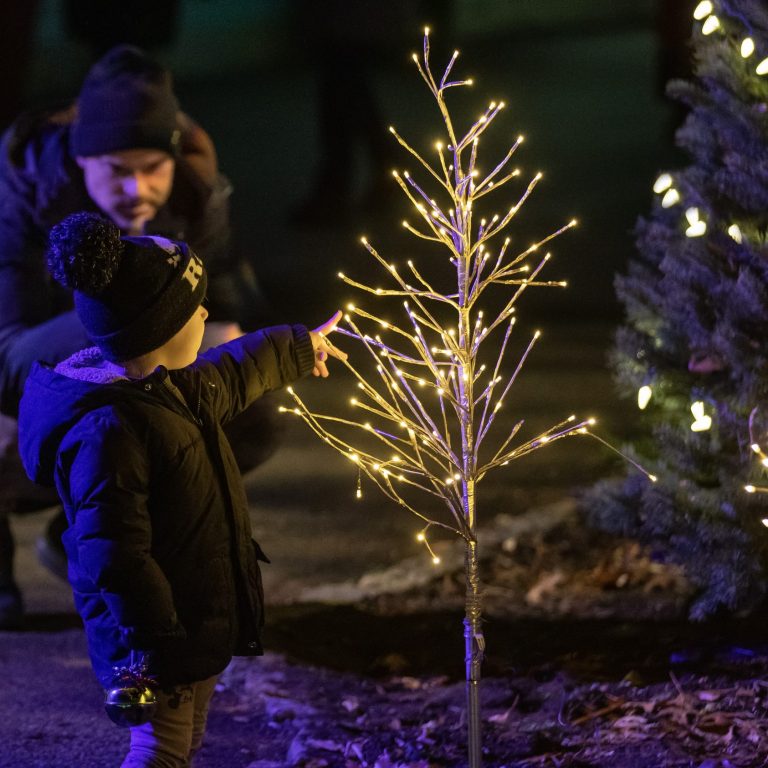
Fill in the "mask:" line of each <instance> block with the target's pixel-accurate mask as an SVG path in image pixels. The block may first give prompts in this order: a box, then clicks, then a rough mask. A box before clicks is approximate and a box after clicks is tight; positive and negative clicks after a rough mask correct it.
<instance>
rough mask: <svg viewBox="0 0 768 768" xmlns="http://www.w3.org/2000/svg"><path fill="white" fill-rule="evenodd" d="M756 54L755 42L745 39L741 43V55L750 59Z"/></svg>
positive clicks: (748, 38)
mask: <svg viewBox="0 0 768 768" xmlns="http://www.w3.org/2000/svg"><path fill="white" fill-rule="evenodd" d="M754 52H755V41H754V40H753V39H752V38H751V37H745V38H744V39H743V40H742V41H741V55H742V56H743V57H744V58H745V59H748V58H749V57H750V56H751V55H752V54H753V53H754Z"/></svg>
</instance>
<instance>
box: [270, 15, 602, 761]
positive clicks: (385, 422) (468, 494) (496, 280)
mask: <svg viewBox="0 0 768 768" xmlns="http://www.w3.org/2000/svg"><path fill="white" fill-rule="evenodd" d="M457 56H458V52H454V54H453V56H452V58H451V60H450V61H449V63H448V66H447V67H446V69H445V72H444V74H443V76H442V78H440V80H436V79H435V77H434V75H433V73H432V71H431V68H430V61H429V31H428V30H427V31H426V33H425V36H424V50H423V57H421V58H420V57H419V56H417V55H416V54H414V55H413V58H414V61H415V62H416V65H417V67H418V70H419V73H420V74H421V76H422V78H423V79H424V82H425V83H426V84H427V87H428V88H429V90H430V92H431V93H432V95H433V97H434V99H435V101H436V103H437V107H438V109H439V111H440V115H441V117H442V120H443V123H444V128H445V140H444V141H442V142H437V143H436V145H435V151H436V154H437V163H436V167H433V165H432V164H430V163H429V162H427V161H426V160H425V159H424V158H423V157H422V156H421V155H420V154H419V153H418V152H417V151H416V150H415V149H414V148H413V147H412V146H411V145H410V144H409V143H408V142H406V140H405V139H403V138H402V137H401V136H400V135H399V134H398V133H397V132H396V131H395V129H390V130H391V131H392V133H393V134H394V136H395V138H396V139H397V141H398V142H399V143H400V144H401V145H402V146H403V147H404V148H405V149H406V150H407V151H408V152H409V153H410V154H411V155H412V156H413V157H414V158H415V159H416V160H417V161H418V163H419V164H420V165H421V167H422V169H423V171H424V172H425V173H426V174H427V176H428V178H429V179H430V181H431V182H432V184H433V186H434V188H435V189H436V190H437V191H436V193H435V197H433V196H432V195H431V194H429V193H428V192H427V191H426V188H425V187H424V186H422V184H421V183H420V182H418V181H417V180H416V179H415V178H414V177H413V176H412V175H411V174H410V173H408V172H405V171H404V172H402V173H400V172H398V171H395V172H394V176H395V180H396V181H397V183H398V184H399V185H400V187H401V188H402V190H403V192H404V193H405V195H406V196H407V197H408V199H409V200H410V201H411V203H412V204H413V206H414V208H415V209H416V211H417V212H418V213H419V215H420V217H421V221H422V224H421V225H420V227H416V226H412V225H411V224H409V223H408V222H403V224H404V226H405V227H406V228H407V229H408V231H409V232H411V233H412V234H413V235H415V236H417V237H419V238H422V239H424V240H427V241H430V242H433V243H435V244H436V245H438V246H441V247H442V248H444V249H446V250H447V251H448V255H449V259H446V260H445V261H444V262H442V263H441V264H440V267H442V272H441V274H440V276H439V277H440V279H441V282H442V283H445V273H446V272H448V273H450V275H451V276H452V277H451V285H452V287H451V289H450V292H448V293H446V292H443V291H441V290H438V288H437V287H436V285H437V282H436V281H435V280H433V279H432V278H431V277H430V276H429V274H427V272H426V270H424V269H422V270H419V269H418V268H417V267H416V265H415V264H414V263H413V262H412V261H408V262H407V264H406V265H405V267H404V268H399V267H398V266H397V265H396V264H394V263H390V262H389V261H387V260H385V259H384V258H383V257H382V256H381V255H380V254H379V253H378V251H377V250H376V248H374V246H373V245H372V244H371V243H370V242H369V241H368V240H367V239H366V238H363V240H362V243H363V245H364V246H365V248H366V249H367V250H368V252H369V253H370V254H371V255H372V256H373V258H374V259H376V261H377V262H379V264H380V265H381V267H382V268H383V270H384V273H385V274H386V276H387V278H388V280H389V283H390V286H391V287H387V288H377V287H371V286H369V285H366V284H364V283H362V282H359V281H357V280H355V279H354V278H352V277H349V276H347V275H344V274H340V277H341V279H342V280H343V281H344V282H345V283H347V284H348V285H350V286H353V287H355V288H357V289H360V290H361V291H363V292H365V293H369V294H372V295H374V296H377V297H399V298H402V299H403V300H404V301H403V306H404V308H405V311H404V319H405V322H404V324H403V325H401V326H398V325H395V324H392V323H390V322H389V321H388V320H386V319H384V318H383V317H382V316H380V315H378V314H375V313H372V312H368V311H366V310H365V309H363V308H362V307H359V306H351V305H350V306H349V307H348V308H347V309H348V313H347V314H346V315H345V320H346V327H344V328H340V331H341V332H342V333H345V334H346V335H348V336H351V337H353V338H355V339H357V340H359V341H360V342H362V344H363V346H364V347H365V349H366V350H367V351H368V352H369V353H370V355H371V356H372V357H373V358H374V359H375V361H376V371H377V374H378V376H377V377H376V376H374V377H373V378H374V381H370V380H369V379H368V378H366V377H365V376H364V375H363V374H361V373H360V372H359V370H358V369H357V368H356V367H355V366H353V365H352V364H351V363H349V362H347V363H346V365H347V367H348V368H349V369H350V371H351V372H352V374H353V375H354V376H355V378H356V379H357V387H358V393H356V397H354V398H352V401H351V403H352V406H353V407H354V408H355V409H356V410H357V411H359V412H362V413H364V414H365V415H366V416H365V418H367V419H370V420H369V421H366V420H365V419H357V418H349V417H341V416H336V415H325V414H318V413H315V412H313V411H311V410H310V408H308V407H307V406H306V405H305V404H304V402H303V401H302V400H301V399H300V398H299V397H298V395H296V393H295V392H293V391H292V390H291V392H292V394H293V397H294V399H295V403H296V405H295V408H291V409H284V410H289V411H292V412H294V413H296V414H298V415H299V416H301V417H302V418H303V419H304V421H306V423H307V424H308V425H309V426H310V427H311V428H312V429H313V430H314V431H315V432H316V433H317V434H318V435H319V436H320V437H321V438H322V439H323V440H325V441H326V442H327V443H328V444H330V445H331V446H333V447H334V448H336V449H337V450H338V451H340V452H341V453H343V454H344V455H345V456H346V457H347V458H349V459H350V460H351V461H353V462H354V463H355V464H356V465H357V467H358V472H359V473H361V474H364V475H366V476H367V477H368V478H370V479H371V480H372V481H373V482H374V483H375V484H376V485H377V486H378V487H379V488H380V489H381V490H382V491H383V492H384V494H386V495H387V496H388V497H389V498H390V499H392V500H394V501H395V502H396V503H397V504H399V505H400V506H402V507H405V508H406V509H408V510H410V511H411V512H412V513H413V514H414V515H416V516H417V517H419V518H420V519H421V521H422V523H423V527H422V529H421V532H420V533H419V535H418V538H419V540H420V541H422V542H423V543H424V545H425V546H426V548H427V549H428V550H429V552H430V554H431V555H432V557H433V558H434V560H435V562H437V561H438V558H437V556H436V554H435V550H434V549H433V547H432V545H431V544H430V541H429V534H430V529H432V528H440V529H444V530H447V531H450V532H451V533H454V534H456V535H458V536H460V537H461V538H463V539H464V542H465V546H466V560H465V569H466V613H465V618H464V636H465V649H466V657H465V660H466V679H467V706H468V736H469V763H470V765H471V766H473V768H474V767H475V766H479V765H480V762H481V735H480V734H481V728H480V705H479V689H478V685H479V682H480V674H481V669H480V668H481V663H482V659H483V653H484V649H485V641H484V638H483V630H482V627H481V612H482V604H481V589H480V579H479V575H478V552H477V509H476V496H475V493H476V488H477V486H478V483H480V481H481V480H483V478H484V477H485V476H486V474H487V473H488V472H489V471H490V470H493V469H497V468H499V467H502V466H504V465H506V464H508V463H509V462H510V461H512V460H513V459H518V458H520V457H522V456H525V455H527V454H530V453H531V452H532V451H535V450H536V449H538V448H540V447H542V446H543V445H545V444H548V443H551V442H553V441H555V440H557V439H559V438H562V437H566V436H568V435H575V434H585V433H587V432H588V429H589V426H590V425H591V424H592V420H591V419H590V420H585V421H577V420H576V418H575V417H574V416H569V417H568V418H566V419H564V420H563V421H560V422H559V423H557V424H555V425H553V426H551V427H550V428H549V429H547V430H546V431H544V432H542V433H540V434H537V435H536V436H535V437H533V438H530V439H527V440H519V441H517V442H516V441H515V438H516V437H517V436H518V432H519V431H520V429H521V427H522V425H523V420H522V419H521V420H518V421H516V423H514V426H513V427H512V428H511V429H510V431H509V432H508V433H506V435H502V437H501V438H500V439H498V440H497V441H496V442H495V444H494V445H493V447H491V448H488V447H487V445H486V440H487V438H488V437H489V435H490V433H491V427H492V426H493V425H494V422H495V421H496V418H497V415H498V412H499V409H500V408H501V407H502V404H503V402H504V399H505V397H506V396H507V395H508V393H509V392H510V389H511V387H512V385H513V384H514V383H515V380H516V379H517V376H518V374H519V373H520V370H521V368H522V366H523V364H524V362H525V360H526V358H527V357H528V355H529V353H530V352H531V349H532V348H533V346H534V344H535V343H536V341H537V339H538V338H539V336H540V334H539V332H538V331H536V332H535V333H534V334H533V336H532V338H530V339H529V340H528V341H527V343H526V345H525V347H524V350H523V352H522V355H521V356H520V357H519V359H518V361H517V363H516V365H515V366H514V367H513V370H512V371H511V373H509V374H504V373H503V372H502V370H503V363H504V360H505V357H506V356H507V352H508V349H509V348H510V339H511V338H512V332H513V328H514V326H515V309H516V306H515V305H516V304H517V302H518V299H519V298H520V296H521V294H522V293H523V292H524V291H525V290H526V289H527V288H529V287H531V286H563V285H564V283H563V282H549V281H543V280H539V273H540V272H541V271H542V269H543V268H544V265H545V264H546V263H547V262H548V260H549V258H550V254H549V253H544V254H543V255H541V252H542V250H543V246H545V245H546V244H547V243H549V241H550V240H552V239H553V238H555V237H557V236H558V235H560V234H562V233H563V232H565V231H567V230H568V229H570V228H571V227H573V226H574V225H575V223H576V222H575V221H570V222H568V223H567V224H565V225H564V226H563V227H561V228H560V229H557V230H556V231H555V232H552V233H551V234H549V235H547V236H546V237H544V238H542V239H541V240H539V241H538V242H536V243H534V244H532V245H530V246H529V247H527V248H525V249H524V250H522V251H521V252H518V253H511V252H510V251H511V249H510V248H509V245H510V241H509V239H505V240H503V241H502V242H501V243H499V242H498V241H499V240H500V239H501V238H500V235H501V233H502V231H504V229H505V228H506V227H507V226H508V225H509V224H510V223H511V222H512V220H513V218H514V217H515V215H516V214H517V213H518V211H519V210H520V208H521V206H522V205H523V203H525V201H526V200H527V199H528V197H529V195H530V194H531V193H532V192H533V189H534V187H535V186H536V184H537V183H538V181H539V179H540V178H541V174H536V175H535V176H534V177H533V178H532V179H531V180H530V181H529V182H528V183H527V185H525V186H524V187H523V189H522V192H521V193H520V194H519V197H518V199H517V201H516V202H515V203H514V204H513V205H511V206H508V207H505V208H504V213H503V214H495V215H489V216H488V217H487V218H483V217H481V216H480V215H479V213H478V211H477V207H478V202H479V201H480V200H482V199H483V198H485V197H486V195H489V194H490V193H492V192H496V191H497V190H498V189H499V188H501V187H502V186H504V185H505V184H506V183H507V182H510V181H512V180H513V179H516V178H517V177H518V176H519V173H520V172H519V170H517V169H512V168H510V161H511V159H512V157H513V155H514V154H515V152H516V150H517V149H518V147H519V146H520V144H521V143H522V141H523V138H522V136H520V137H518V138H517V140H516V141H515V143H514V144H513V145H512V147H511V148H510V149H509V151H508V152H507V153H506V155H505V156H504V157H503V158H502V159H501V161H500V162H499V163H498V164H497V165H496V166H495V167H494V168H493V169H492V170H491V171H490V172H489V173H487V174H485V175H483V174H482V173H481V172H480V171H479V169H478V165H477V159H478V141H479V138H480V136H481V135H482V134H483V133H484V132H485V131H486V130H487V129H488V128H489V126H490V125H491V124H492V123H493V121H494V120H495V118H496V117H497V116H498V115H499V113H500V112H501V110H502V109H503V107H504V104H503V103H502V102H492V103H491V104H490V105H489V106H488V107H487V109H486V110H485V112H484V113H483V114H482V115H481V116H480V118H479V119H478V120H477V121H476V122H475V123H474V124H473V125H471V127H470V128H469V130H468V131H466V133H465V134H464V135H459V134H457V132H456V128H455V126H454V122H453V119H452V118H451V115H450V113H449V111H448V108H447V106H446V102H445V95H446V92H447V91H448V89H450V88H454V87H458V86H465V85H471V83H472V81H471V80H449V77H450V76H451V72H452V69H453V66H454V64H455V62H456V58H457ZM438 198H439V199H438ZM483 202H485V201H483ZM492 243H494V247H493V249H492V248H491V244H492ZM449 261H450V265H451V267H452V269H448V270H446V269H445V267H446V266H447V264H448V263H449ZM531 261H532V262H534V263H533V264H532V265H531V264H530V263H529V262H531ZM432 265H433V266H434V262H432ZM454 279H455V282H454ZM491 288H495V289H500V291H497V293H500V294H502V295H501V305H500V306H501V308H500V310H499V311H498V312H497V313H495V317H485V316H484V315H483V311H482V310H481V309H480V308H479V302H480V300H481V298H483V297H484V296H485V294H486V292H488V291H489V290H490V289H491ZM497 301H498V296H497ZM370 325H373V326H374V327H376V331H373V332H371V333H368V332H366V330H365V329H364V327H365V328H367V327H368V326H370ZM363 326H364V327H363ZM492 337H493V339H494V340H493V342H491V338H492ZM398 344H399V346H398ZM481 347H484V349H485V348H489V349H490V350H492V353H493V354H492V357H493V359H494V362H492V363H491V364H489V365H487V366H486V365H485V364H483V363H481V361H480V351H481ZM332 430H334V431H332ZM339 432H344V433H345V436H343V437H342V436H340V435H339ZM349 432H352V433H357V435H358V437H359V438H360V439H359V440H358V439H357V438H356V437H352V438H349V437H347V436H346V435H347V434H349ZM597 439H598V440H600V438H599V437H598V438H597ZM361 443H362V444H361ZM358 477H359V476H358ZM414 493H416V494H419V493H420V494H426V495H427V496H430V497H433V498H437V499H438V500H440V501H442V502H443V505H444V507H445V508H446V509H447V516H446V518H445V519H438V517H436V516H435V517H433V516H430V515H429V514H425V513H424V511H423V505H421V507H420V504H419V502H418V501H415V500H413V498H412V494H414ZM358 495H360V490H359V487H358Z"/></svg>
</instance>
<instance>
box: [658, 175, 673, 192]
mask: <svg viewBox="0 0 768 768" xmlns="http://www.w3.org/2000/svg"><path fill="white" fill-rule="evenodd" d="M671 186H672V177H671V176H670V175H669V174H668V173H662V174H661V176H659V178H658V179H656V181H655V182H654V184H653V191H654V192H655V193H656V194H657V195H660V194H661V193H662V192H666V191H667V190H668V189H669V188H670V187H671Z"/></svg>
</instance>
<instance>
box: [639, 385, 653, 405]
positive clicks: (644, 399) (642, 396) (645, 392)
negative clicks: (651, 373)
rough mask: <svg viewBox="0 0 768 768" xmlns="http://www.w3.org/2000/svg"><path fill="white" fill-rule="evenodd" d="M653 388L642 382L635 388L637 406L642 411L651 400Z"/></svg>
mask: <svg viewBox="0 0 768 768" xmlns="http://www.w3.org/2000/svg"><path fill="white" fill-rule="evenodd" d="M652 394H653V390H652V389H651V388H650V387H649V386H648V385H647V384H643V386H642V387H640V389H638V390H637V407H638V408H639V409H640V410H641V411H643V410H645V408H646V406H647V405H648V403H649V402H650V400H651V395H652Z"/></svg>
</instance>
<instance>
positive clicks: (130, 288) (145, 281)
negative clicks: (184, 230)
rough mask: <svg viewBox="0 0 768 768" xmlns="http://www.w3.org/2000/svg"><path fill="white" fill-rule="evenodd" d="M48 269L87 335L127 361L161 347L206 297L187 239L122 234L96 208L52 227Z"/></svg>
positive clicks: (104, 350) (108, 352) (198, 265)
mask: <svg viewBox="0 0 768 768" xmlns="http://www.w3.org/2000/svg"><path fill="white" fill-rule="evenodd" d="M47 260H48V269H49V270H50V272H51V274H52V275H53V277H54V278H55V279H56V281H57V282H59V283H61V285H63V286H64V287H66V288H71V289H72V290H73V291H74V296H75V308H76V309H77V314H78V317H79V318H80V321H81V322H82V324H83V326H84V327H85V330H86V331H87V333H88V335H89V336H90V337H91V339H92V340H93V342H94V343H95V344H97V345H98V347H99V348H100V349H101V351H102V353H103V355H104V357H105V358H107V360H111V361H112V362H122V361H125V360H131V359H133V358H135V357H140V356H141V355H144V354H146V353H147V352H151V351H153V350H155V349H158V348H159V347H161V346H162V345H163V344H165V343H166V342H167V341H170V339H171V338H173V337H174V336H175V335H176V334H177V333H178V332H179V331H180V330H181V329H182V328H183V327H184V325H186V323H187V321H188V320H189V319H190V318H191V317H192V315H193V314H194V312H195V310H196V309H197V308H198V307H199V306H200V303H201V302H202V300H203V298H204V297H205V290H206V287H207V282H208V278H207V273H206V271H205V268H204V267H203V262H202V261H201V260H200V259H199V258H198V257H197V255H196V254H195V253H194V252H193V251H192V250H191V249H190V247H189V246H188V245H187V244H186V243H182V242H179V241H177V240H168V239H166V238H164V237H152V236H143V237H121V236H120V231H119V230H118V228H117V227H116V226H115V225H114V224H113V223H112V222H111V221H109V220H107V219H105V218H103V217H101V216H99V215H98V214H95V213H75V214H72V215H71V216H68V217H67V218H66V219H64V221H62V222H61V223H60V224H57V225H56V226H55V227H54V228H53V229H52V230H51V234H50V239H49V247H48V253H47Z"/></svg>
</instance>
